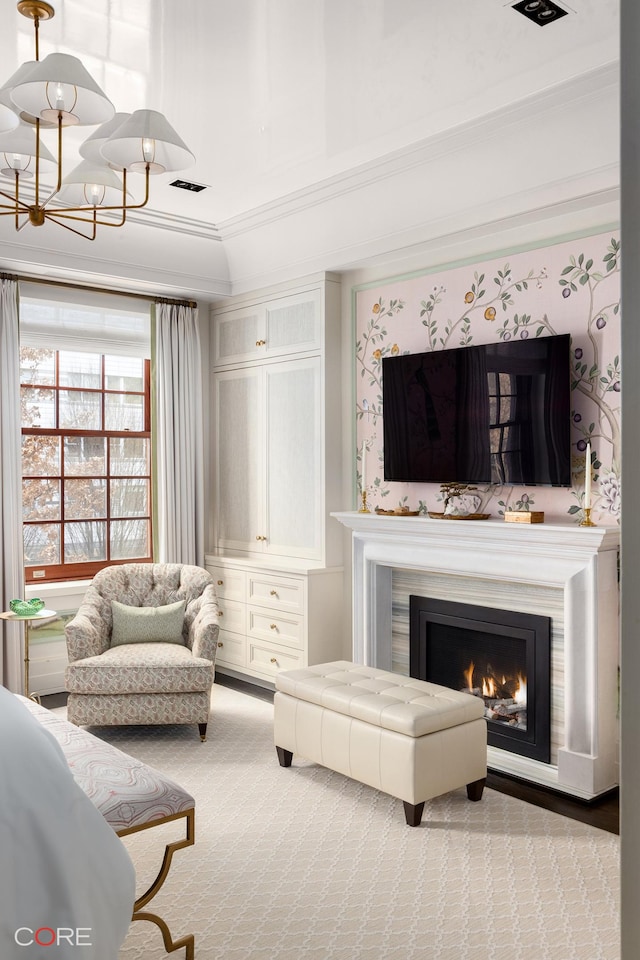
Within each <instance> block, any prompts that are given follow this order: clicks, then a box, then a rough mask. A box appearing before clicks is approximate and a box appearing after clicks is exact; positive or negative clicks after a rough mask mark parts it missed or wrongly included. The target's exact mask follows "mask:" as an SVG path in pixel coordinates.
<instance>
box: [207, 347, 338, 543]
mask: <svg viewBox="0 0 640 960" xmlns="http://www.w3.org/2000/svg"><path fill="white" fill-rule="evenodd" d="M214 408H215V413H214V416H215V423H216V428H217V429H216V435H217V438H218V441H217V445H216V466H215V472H216V476H217V493H218V496H217V501H216V502H217V504H218V508H217V510H216V516H217V520H218V523H217V544H218V548H219V549H220V550H221V551H222V552H223V553H226V552H227V551H242V552H245V553H260V554H267V555H270V556H286V557H300V558H303V559H308V560H321V559H322V553H323V537H322V524H321V517H320V511H319V510H318V509H317V504H318V502H322V495H321V489H320V485H321V468H322V464H321V453H322V442H321V429H322V416H321V361H320V358H319V357H318V356H311V357H305V358H299V359H295V360H281V361H279V362H275V361H274V362H271V363H264V364H260V365H257V366H253V367H243V368H239V369H238V368H234V369H231V370H224V371H219V372H217V373H216V374H215V375H214Z"/></svg>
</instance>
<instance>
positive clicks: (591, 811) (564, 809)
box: [42, 673, 620, 833]
mask: <svg viewBox="0 0 640 960" xmlns="http://www.w3.org/2000/svg"><path fill="white" fill-rule="evenodd" d="M216 683H219V684H221V685H222V686H225V687H231V688H233V689H234V690H238V691H240V692H241V693H246V694H248V695H249V696H251V697H258V698H259V699H260V700H266V701H267V702H268V703H273V690H267V689H266V688H265V687H259V686H257V685H256V684H254V683H248V682H247V681H245V680H239V679H237V678H236V677H230V676H228V675H227V674H222V673H217V674H216ZM66 702H67V695H66V693H56V694H51V695H50V696H45V697H43V698H42V704H43V706H45V707H59V706H64V704H65V703H66ZM487 787H489V788H490V789H491V790H497V791H498V792H499V793H506V794H508V795H509V796H510V797H515V798H516V799H517V800H523V801H524V802H525V803H533V804H535V805H536V806H537V807H544V809H545V810H551V811H552V812H553V813H559V814H560V815H561V816H563V817H570V818H571V819H572V820H579V821H580V822H581V823H588V824H590V825H591V826H592V827H598V828H599V829H600V830H607V831H608V832H609V833H619V832H620V826H619V823H620V818H619V795H618V794H619V791H618V789H617V788H616V789H615V790H612V791H611V792H610V793H607V794H605V795H604V796H602V797H599V798H598V799H597V800H592V801H586V800H575V799H574V798H573V797H569V796H567V794H564V793H560V792H558V791H555V790H548V789H546V788H545V787H537V786H534V785H533V784H531V783H528V782H526V781H524V780H519V779H517V778H516V777H510V776H507V774H504V773H498V772H497V771H495V770H490V771H489V774H488V776H487Z"/></svg>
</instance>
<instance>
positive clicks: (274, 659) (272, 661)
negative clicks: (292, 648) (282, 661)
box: [271, 657, 278, 666]
mask: <svg viewBox="0 0 640 960" xmlns="http://www.w3.org/2000/svg"><path fill="white" fill-rule="evenodd" d="M271 663H275V664H276V666H277V665H278V661H277V660H276V658H275V657H271Z"/></svg>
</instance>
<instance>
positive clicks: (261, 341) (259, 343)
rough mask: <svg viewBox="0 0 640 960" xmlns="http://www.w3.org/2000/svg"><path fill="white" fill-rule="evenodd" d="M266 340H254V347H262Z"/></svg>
mask: <svg viewBox="0 0 640 960" xmlns="http://www.w3.org/2000/svg"><path fill="white" fill-rule="evenodd" d="M266 342H267V341H266V340H256V347H264V345H265V344H266Z"/></svg>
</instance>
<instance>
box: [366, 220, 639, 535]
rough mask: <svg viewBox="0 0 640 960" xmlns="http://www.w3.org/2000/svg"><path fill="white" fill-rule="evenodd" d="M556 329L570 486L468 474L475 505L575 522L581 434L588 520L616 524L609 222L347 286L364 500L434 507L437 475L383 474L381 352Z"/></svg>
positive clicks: (615, 322) (616, 330)
mask: <svg viewBox="0 0 640 960" xmlns="http://www.w3.org/2000/svg"><path fill="white" fill-rule="evenodd" d="M562 333H569V334H570V335H571V390H572V393H571V396H572V410H571V454H572V459H571V462H572V487H571V488H567V487H562V488H558V487H544V486H533V487H513V486H507V485H495V484H486V485H481V484H478V489H477V494H479V495H480V496H481V498H482V502H481V505H480V507H479V508H478V511H479V512H486V513H490V514H491V515H492V517H494V518H495V519H498V518H499V517H500V516H502V515H503V514H504V511H505V509H507V508H509V509H514V510H544V511H545V518H546V519H547V520H551V519H556V520H563V519H564V520H565V521H566V520H574V521H575V522H576V523H579V522H580V520H582V519H583V517H584V480H585V466H586V462H585V451H586V449H587V443H588V442H590V446H591V478H592V479H591V506H592V513H591V517H592V520H594V521H595V522H596V523H601V524H607V523H608V524H615V523H618V522H619V515H620V479H619V478H620V242H619V238H618V236H617V235H613V236H612V235H611V234H610V233H607V234H601V235H598V236H592V237H586V238H582V239H579V240H572V241H569V242H565V243H559V244H555V245H553V246H548V247H544V248H540V249H537V250H530V251H527V252H522V253H516V254H514V255H513V256H509V257H501V258H498V259H495V260H488V261H486V262H482V263H477V264H474V265H471V266H462V267H456V268H454V269H450V270H443V271H440V272H437V273H430V274H424V275H421V276H418V277H412V278H410V279H398V280H387V281H383V282H381V283H380V284H379V285H378V286H375V287H373V288H368V289H366V290H364V289H363V290H359V291H357V293H356V346H355V362H356V410H355V415H356V451H355V457H356V472H357V483H358V493H359V494H360V492H361V489H362V466H363V465H362V455H363V449H364V453H365V456H366V464H365V479H366V489H367V495H368V505H369V508H370V509H372V510H373V509H375V508H377V509H380V510H389V511H393V510H401V509H405V510H406V509H409V510H411V511H415V510H418V511H420V512H421V513H426V512H427V511H434V512H441V511H442V510H443V492H442V491H441V489H440V485H438V484H423V483H397V482H388V481H385V480H384V471H383V450H382V436H383V430H382V426H383V424H382V419H383V417H384V408H383V399H382V397H383V390H382V358H383V357H386V356H395V355H396V354H399V353H421V352H424V351H429V350H444V349H449V348H453V347H464V346H468V345H469V344H479V343H490V342H493V341H498V340H510V339H515V338H520V339H526V338H527V337H545V336H550V335H553V334H562ZM363 444H364V448H363ZM451 479H452V480H455V479H456V478H455V477H452V478H451ZM358 505H360V503H359V504H358Z"/></svg>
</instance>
